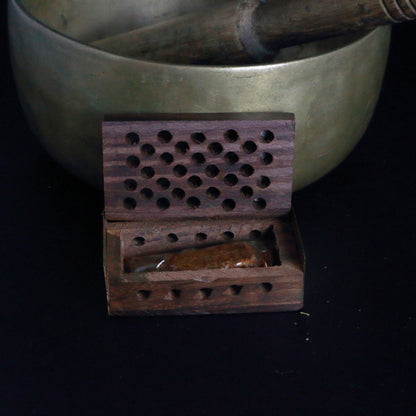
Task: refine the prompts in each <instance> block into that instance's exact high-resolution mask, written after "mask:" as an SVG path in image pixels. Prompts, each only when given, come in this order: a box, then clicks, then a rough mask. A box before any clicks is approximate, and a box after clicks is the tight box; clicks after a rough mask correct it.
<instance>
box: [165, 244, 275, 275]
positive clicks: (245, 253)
mask: <svg viewBox="0 0 416 416" xmlns="http://www.w3.org/2000/svg"><path fill="white" fill-rule="evenodd" d="M272 264H273V257H272V255H271V253H270V252H268V251H267V250H262V249H260V248H257V247H256V246H255V245H254V244H251V243H249V242H233V243H224V244H219V245H215V246H211V247H205V248H197V249H189V250H183V251H179V252H177V253H172V254H169V255H168V256H166V259H165V260H164V261H163V262H161V264H160V265H159V267H158V270H166V271H180V270H200V269H229V268H234V267H267V266H272Z"/></svg>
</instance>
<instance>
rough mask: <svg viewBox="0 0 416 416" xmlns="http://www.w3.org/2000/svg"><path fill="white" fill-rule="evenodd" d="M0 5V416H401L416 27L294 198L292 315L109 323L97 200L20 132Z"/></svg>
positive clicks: (409, 364) (409, 393) (407, 372)
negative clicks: (357, 135)
mask: <svg viewBox="0 0 416 416" xmlns="http://www.w3.org/2000/svg"><path fill="white" fill-rule="evenodd" d="M2 3H4V2H2ZM4 6H5V5H2V6H1V7H2V9H1V13H2V16H3V17H2V32H1V36H2V37H1V54H2V62H1V77H0V82H1V95H0V108H1V113H0V123H1V124H0V127H1V134H2V140H1V152H0V158H1V164H0V175H1V178H0V179H1V181H0V192H1V196H2V203H1V208H0V214H1V216H0V218H1V220H0V221H1V222H0V227H1V244H0V250H1V252H0V262H1V265H0V276H1V289H0V319H1V325H0V337H1V338H0V339H1V347H0V357H1V358H0V372H1V373H0V377H1V378H0V414H2V415H3V414H4V415H19V414H25V415H29V414H30V415H58V414H59V415H107V414H117V415H127V414H155V415H156V414H157V415H163V414H166V415H167V414H169V415H170V414H183V415H225V414H230V415H256V414H262V415H277V414H288V415H307V414H310V415H315V414H320V415H333V414H349V415H407V414H409V415H410V414H413V413H414V411H415V410H416V403H415V398H414V391H415V386H414V384H415V383H414V378H413V374H414V372H415V370H416V368H415V321H416V316H415V313H414V309H415V294H416V290H415V289H416V287H415V272H416V268H415V262H414V258H415V248H416V247H415V246H416V245H415V232H416V219H415V218H416V216H415V215H414V214H415V211H416V198H415V174H416V167H415V145H414V142H415V123H414V119H415V116H416V112H415V107H416V104H415V99H416V88H415V84H416V63H415V47H414V39H415V38H416V37H415V34H416V24H406V25H401V26H400V27H396V28H395V29H394V36H393V44H392V52H391V57H390V62H389V66H388V70H387V74H386V78H385V83H384V87H383V91H382V94H381V98H380V101H379V104H378V107H377V111H376V113H375V115H374V118H373V120H372V122H371V125H370V127H369V129H368V131H367V133H366V135H365V137H364V138H363V140H362V141H361V142H360V144H359V145H358V146H357V148H356V149H355V150H354V151H353V153H352V154H351V155H350V156H349V157H348V158H347V159H346V161H345V162H344V163H342V164H341V165H340V166H339V167H338V168H337V169H335V170H334V171H333V172H332V173H331V174H329V175H328V176H326V177H325V178H324V179H322V180H320V181H319V182H318V183H315V184H314V185H312V186H310V187H308V188H307V189H304V190H302V191H300V192H298V193H296V194H295V195H294V205H295V207H296V210H297V215H298V220H299V223H300V229H301V231H302V235H303V240H304V245H305V249H306V254H307V273H306V291H305V307H304V310H303V311H304V312H305V313H299V312H294V313H270V314H247V315H233V316H200V317H163V318H121V319H118V318H109V317H107V313H106V299H105V287H104V278H103V272H102V267H101V263H102V252H101V238H102V233H101V211H102V195H101V194H100V193H99V192H98V191H95V190H93V189H91V188H89V187H88V186H86V185H84V184H83V183H81V182H79V181H78V180H77V179H75V178H73V177H71V176H70V175H69V174H67V173H66V172H65V171H64V170H62V168H61V167H59V166H58V165H57V164H55V162H54V161H52V160H51V159H50V158H49V156H48V155H47V154H46V153H45V151H44V150H43V149H42V148H41V147H40V146H39V145H38V143H37V142H36V140H35V138H34V137H33V135H32V134H31V132H30V130H29V128H28V126H27V124H26V121H25V119H24V117H23V114H22V111H21V108H20V106H19V103H18V100H17V96H16V91H15V88H14V83H13V79H12V74H11V70H10V67H9V64H8V54H7V48H6V38H5V36H6V30H5V7H4Z"/></svg>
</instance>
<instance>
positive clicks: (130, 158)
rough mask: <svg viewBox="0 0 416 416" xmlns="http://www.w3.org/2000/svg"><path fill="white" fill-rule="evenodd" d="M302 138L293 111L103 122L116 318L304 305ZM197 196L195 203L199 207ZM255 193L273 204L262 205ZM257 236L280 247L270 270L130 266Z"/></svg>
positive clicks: (108, 259)
mask: <svg viewBox="0 0 416 416" xmlns="http://www.w3.org/2000/svg"><path fill="white" fill-rule="evenodd" d="M294 135H295V121H294V117H293V115H291V114H283V113H262V114H259V113H250V114H217V115H214V114H204V115H202V114H201V115H195V114H194V115H189V116H187V115H175V116H174V115H153V116H144V115H142V116H141V117H140V119H137V120H135V121H131V120H130V121H129V120H125V121H105V122H104V123H103V155H104V157H103V159H104V191H105V218H104V235H105V237H104V259H105V260H104V268H105V276H106V287H107V298H108V305H109V313H110V314H112V315H126V314H127V315H128V314H184V313H187V314H195V313H219V312H221V313H234V312H255V311H266V310H267V311H272V310H275V311H278V310H295V309H299V308H301V306H302V302H303V300H302V299H303V270H304V256H303V249H302V245H301V242H300V238H299V234H298V231H297V226H296V222H295V219H294V215H293V213H290V210H291V189H292V185H291V184H292V165H293V152H294ZM166 155H168V157H167V156H166ZM178 167H180V169H181V170H178ZM213 190H215V192H214V191H213ZM192 199H194V200H197V201H198V205H197V206H190V204H189V201H190V200H192ZM258 200H262V201H264V205H262V206H261V207H258V206H256V201H258ZM161 201H164V204H165V205H163V204H161ZM224 201H232V204H231V205H230V207H231V208H232V209H230V210H227V209H224ZM250 240H262V241H267V244H268V245H269V246H270V245H273V247H274V249H275V251H276V252H277V253H278V255H276V256H275V262H274V264H273V265H271V266H270V267H252V268H246V269H243V268H242V269H239V268H233V269H210V270H195V271H191V270H185V271H174V272H173V271H172V272H170V271H150V272H142V273H134V272H130V268H131V267H130V264H131V263H132V262H133V261H134V262H137V260H136V259H137V258H144V257H145V256H149V255H155V254H161V255H163V253H169V252H172V251H176V250H182V249H187V248H197V247H202V246H206V245H212V244H218V243H221V242H224V241H250Z"/></svg>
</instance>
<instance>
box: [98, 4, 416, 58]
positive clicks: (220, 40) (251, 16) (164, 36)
mask: <svg viewBox="0 0 416 416" xmlns="http://www.w3.org/2000/svg"><path fill="white" fill-rule="evenodd" d="M415 18H416V0H290V1H288V0H246V1H236V2H228V3H226V4H225V5H223V6H220V7H217V8H211V9H208V10H204V11H201V12H198V13H191V14H187V15H183V16H181V17H177V18H174V19H171V20H168V21H165V22H162V23H158V24H155V25H150V26H147V27H143V28H139V29H135V30H132V31H129V32H125V33H121V34H118V35H116V36H111V37H108V38H105V39H101V40H97V41H95V42H92V43H91V44H92V45H93V46H95V47H97V48H100V49H104V50H106V51H108V52H112V53H116V54H119V55H124V56H130V57H136V58H140V59H147V60H152V61H161V62H169V63H181V64H220V65H221V64H222V65H230V64H249V63H256V62H269V61H271V60H272V59H273V57H274V56H275V54H276V52H277V51H278V50H279V49H280V48H282V47H287V46H292V45H295V44H299V43H304V42H309V41H313V40H318V39H323V38H327V37H330V36H337V35H343V34H348V33H352V32H356V31H359V30H362V29H371V28H374V27H376V26H379V25H384V24H390V23H398V22H403V21H408V20H414V19H415Z"/></svg>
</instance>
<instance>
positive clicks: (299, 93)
mask: <svg viewBox="0 0 416 416" xmlns="http://www.w3.org/2000/svg"><path fill="white" fill-rule="evenodd" d="M223 2H224V1H223V0H141V1H139V0H118V1H114V0H43V1H39V0H9V33H10V46H11V47H10V49H11V59H12V65H13V69H14V74H15V80H16V84H17V87H18V92H19V96H20V101H21V104H22V107H23V110H24V112H25V115H26V117H27V120H28V121H29V123H30V125H31V127H32V129H33V131H34V132H35V133H36V135H37V136H38V137H39V139H40V141H41V142H42V143H43V145H44V146H45V148H46V149H47V150H48V152H49V153H50V154H51V155H52V156H53V157H54V158H55V159H56V160H58V161H59V162H60V163H61V164H62V165H63V166H65V167H66V168H67V169H68V170H69V171H71V172H73V173H74V174H75V175H77V176H79V177H81V178H82V179H84V180H85V181H87V182H89V183H91V184H93V185H96V186H101V183H102V164H101V163H102V159H101V121H102V120H103V118H104V116H106V115H115V114H120V115H121V114H138V113H205V112H207V113H217V112H268V111H283V112H293V113H295V116H296V146H295V148H296V151H295V162H294V183H293V185H294V189H299V188H301V187H303V186H305V185H307V184H309V183H311V182H313V181H315V180H317V179H318V178H320V177H321V176H323V175H324V174H326V173H327V172H329V171H330V170H331V169H333V168H334V167H335V166H337V165H338V164H339V163H340V162H341V161H342V160H343V159H344V158H345V157H346V156H347V155H348V153H349V152H350V151H351V150H352V149H353V147H354V146H355V145H356V143H357V142H358V141H359V139H360V138H361V137H362V135H363V134H364V132H365V129H366V127H367V125H368V123H369V121H370V118H371V116H372V114H373V111H374V108H375V105H376V102H377V99H378V96H379V92H380V88H381V84H382V80H383V74H384V70H385V66H386V61H387V56H388V49H389V41H390V28H389V27H387V26H386V27H380V28H377V29H376V30H373V31H371V32H368V33H365V34H360V35H358V36H353V37H351V36H349V37H341V38H336V39H331V40H327V41H319V42H314V43H311V44H306V45H302V46H299V47H294V48H289V49H286V50H282V51H281V53H280V54H279V55H278V56H277V57H276V61H275V63H272V64H267V65H248V66H223V67H221V66H197V65H171V64H163V63H155V62H149V61H144V60H139V59H132V58H126V57H123V56H118V55H115V54H110V53H107V52H105V51H101V50H98V49H96V48H93V47H91V46H88V43H89V42H91V41H93V40H96V39H100V38H104V37H106V36H109V35H112V34H115V33H119V32H123V31H126V30H130V29H133V28H136V27H139V26H144V25H147V24H152V23H155V22H157V21H160V20H161V19H166V18H168V17H173V16H176V15H178V14H182V13H185V12H189V11H193V10H199V9H202V8H204V7H208V6H211V7H212V6H213V5H215V3H217V4H219V3H223Z"/></svg>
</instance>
